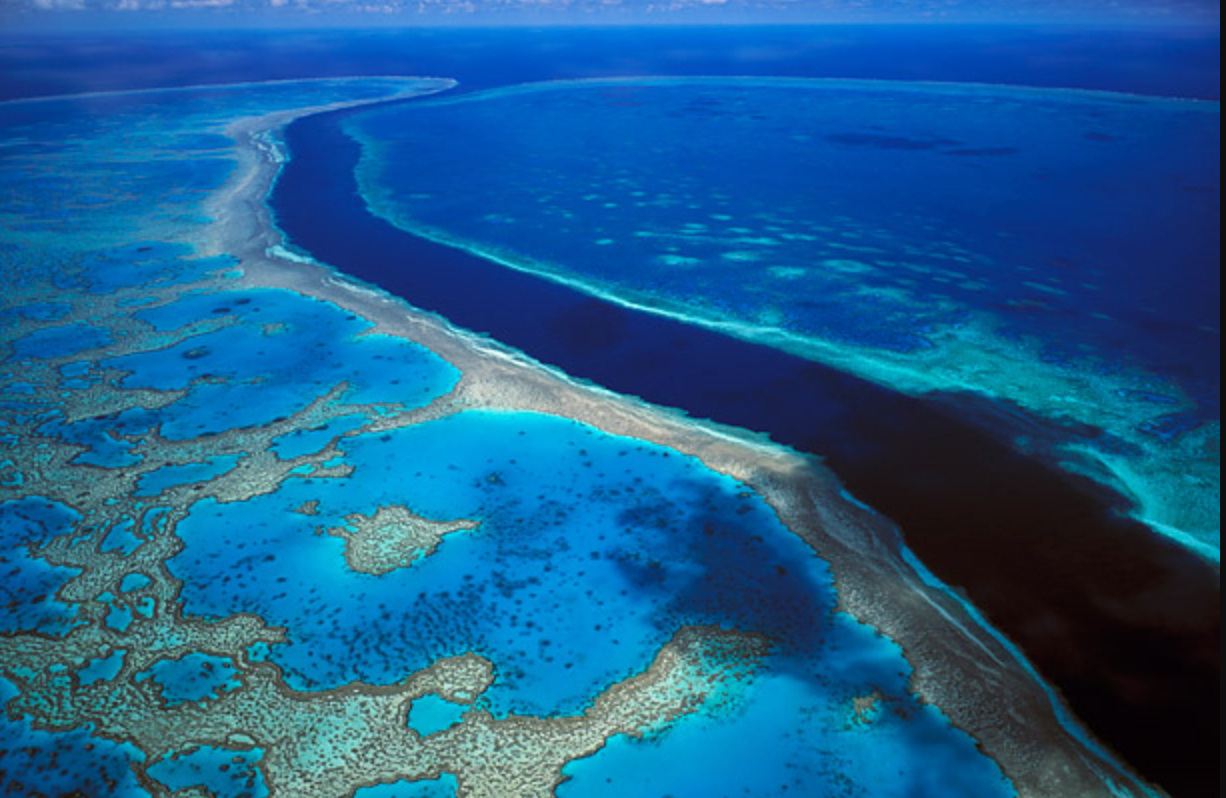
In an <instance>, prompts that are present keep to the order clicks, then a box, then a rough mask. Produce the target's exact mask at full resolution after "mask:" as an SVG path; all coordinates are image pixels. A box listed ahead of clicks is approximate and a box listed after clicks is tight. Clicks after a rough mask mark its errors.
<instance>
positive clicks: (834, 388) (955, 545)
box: [271, 112, 1220, 796]
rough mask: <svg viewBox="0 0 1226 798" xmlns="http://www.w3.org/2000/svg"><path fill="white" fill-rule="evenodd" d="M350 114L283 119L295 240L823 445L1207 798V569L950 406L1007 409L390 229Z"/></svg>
mask: <svg viewBox="0 0 1226 798" xmlns="http://www.w3.org/2000/svg"><path fill="white" fill-rule="evenodd" d="M344 113H346V112H339V113H333V114H324V115H317V116H312V117H307V118H305V119H302V120H299V121H297V122H295V123H293V124H292V125H291V126H290V127H289V129H288V130H287V132H286V143H287V145H288V146H289V149H290V151H291V153H292V160H291V162H290V163H289V164H288V165H287V166H286V168H285V169H284V170H283V172H282V174H281V176H280V178H279V180H278V183H277V186H276V189H275V191H274V194H273V197H272V200H271V205H272V207H273V211H274V213H275V216H276V219H277V223H278V224H279V225H280V227H281V228H282V230H284V231H285V233H286V235H287V236H288V238H289V240H290V242H291V243H292V244H293V245H294V246H296V247H299V248H301V249H303V250H305V251H307V252H309V253H310V254H311V255H313V256H314V257H315V258H317V259H319V260H321V261H323V262H326V263H328V264H331V265H332V266H334V267H336V268H337V269H339V270H341V271H343V272H345V273H347V274H350V275H353V276H355V277H358V278H360V279H362V280H365V281H367V282H370V283H373V284H375V285H378V286H380V287H381V288H383V289H385V290H387V291H389V292H390V293H393V294H396V295H397V296H400V297H403V298H404V299H406V300H407V301H409V302H410V303H411V304H413V305H415V306H417V307H420V308H424V309H427V310H431V311H434V312H436V313H439V314H441V315H443V316H445V317H446V318H448V319H449V320H451V321H452V322H453V323H455V324H457V325H460V326H462V327H465V328H468V329H470V330H474V331H479V332H483V333H488V334H489V335H490V336H492V337H493V338H495V339H497V340H499V341H501V342H503V343H505V344H508V345H510V346H513V347H515V348H517V349H520V350H522V351H524V352H526V353H528V354H529V355H531V356H532V357H534V358H536V359H538V360H540V361H543V362H545V363H549V364H553V365H555V366H558V367H559V368H561V369H563V370H564V371H566V372H567V373H569V374H571V375H574V376H576V377H581V378H585V379H589V380H591V381H593V382H595V383H598V384H600V385H603V386H606V387H608V388H610V389H612V390H614V391H618V392H620V393H624V394H631V395H635V396H640V397H642V398H644V399H646V400H648V401H650V402H654V403H656V404H660V405H666V406H671V407H677V408H681V409H684V410H685V411H686V412H688V413H689V414H690V415H691V416H694V417H699V418H710V419H714V420H716V421H719V422H722V423H724V424H730V425H734V426H738V427H744V428H747V429H751V430H756V431H760V432H765V433H768V434H769V435H770V436H771V438H773V439H774V440H776V441H779V442H781V443H784V444H787V445H789V446H792V447H793V448H796V449H798V450H801V451H805V452H812V453H815V454H818V455H820V456H821V457H822V458H824V459H825V461H826V462H827V464H829V465H830V467H831V468H832V469H833V470H834V471H835V472H836V473H837V474H838V476H839V478H840V479H842V481H843V482H844V484H845V485H846V486H847V488H848V490H850V491H851V492H852V493H853V494H854V495H856V496H857V497H858V498H860V499H862V500H863V501H865V502H867V503H868V504H870V505H871V506H873V507H874V508H875V509H877V510H879V511H880V512H882V513H884V514H886V515H887V516H889V517H890V518H891V519H893V520H894V521H895V522H897V523H898V524H899V526H901V528H902V529H903V531H904V534H905V537H906V540H907V543H908V544H909V545H910V546H911V548H912V549H913V550H914V551H915V552H916V554H917V555H918V556H919V557H920V558H921V559H922V560H923V561H924V563H925V564H926V565H927V566H928V567H929V568H931V569H932V570H933V572H935V573H936V574H937V575H939V576H940V577H941V578H942V579H944V580H945V581H946V582H948V583H949V584H951V585H955V586H957V587H959V588H960V589H962V590H964V591H965V592H966V594H967V595H969V597H970V598H971V600H972V601H973V602H974V603H975V604H976V605H977V606H978V607H980V608H981V609H982V610H983V611H984V612H985V613H986V614H987V615H988V616H989V617H990V618H991V620H992V622H993V623H994V624H995V625H996V626H997V627H998V628H1000V629H1001V630H1003V631H1004V633H1005V634H1007V635H1008V636H1009V637H1010V638H1011V639H1012V640H1014V641H1015V642H1017V643H1018V644H1019V645H1020V646H1021V647H1022V648H1023V650H1024V651H1025V652H1026V653H1027V654H1028V655H1029V656H1030V658H1031V659H1032V661H1034V663H1035V664H1036V666H1037V667H1038V668H1039V669H1040V671H1041V672H1042V673H1043V674H1044V676H1045V677H1046V678H1047V679H1049V680H1050V681H1051V682H1052V683H1054V684H1055V685H1056V686H1057V687H1058V688H1059V689H1060V690H1061V692H1062V693H1063V694H1064V695H1065V696H1066V698H1067V699H1068V701H1069V704H1070V705H1071V706H1072V708H1073V710H1074V712H1076V713H1077V715H1078V716H1079V717H1080V718H1081V719H1082V720H1083V721H1084V722H1085V723H1086V724H1087V725H1088V726H1089V727H1090V728H1091V729H1092V730H1093V731H1094V733H1095V734H1096V735H1097V736H1098V737H1100V738H1101V739H1103V740H1104V741H1105V742H1107V744H1108V745H1110V746H1111V747H1113V748H1114V749H1116V750H1117V751H1118V752H1119V753H1120V754H1121V756H1122V757H1123V758H1124V759H1125V760H1126V761H1127V762H1128V763H1129V764H1131V765H1132V766H1133V767H1135V768H1136V769H1137V770H1139V771H1140V772H1141V774H1142V775H1143V776H1145V777H1146V778H1147V779H1150V780H1151V781H1154V782H1156V783H1158V784H1159V785H1161V786H1162V787H1163V788H1164V789H1166V790H1167V791H1169V792H1170V793H1171V794H1173V795H1177V796H1185V795H1186V796H1199V795H1205V796H1207V795H1217V785H1218V752H1217V749H1218V738H1219V725H1218V717H1219V711H1218V705H1219V701H1218V697H1219V695H1220V685H1219V679H1218V674H1219V653H1218V641H1219V630H1220V616H1219V612H1220V611H1219V605H1218V597H1219V594H1220V586H1219V577H1218V572H1217V571H1216V569H1215V568H1214V567H1213V566H1211V565H1208V564H1206V563H1205V562H1204V561H1202V560H1200V559H1199V558H1198V557H1196V556H1195V555H1193V554H1191V553H1189V552H1187V551H1185V550H1183V549H1182V548H1180V547H1178V546H1176V545H1174V544H1172V543H1169V542H1168V541H1166V540H1165V539H1163V538H1161V537H1159V536H1158V535H1156V534H1154V533H1152V532H1150V531H1149V530H1148V529H1146V528H1145V527H1143V526H1142V525H1140V524H1138V523H1135V522H1133V521H1130V520H1128V519H1126V518H1124V517H1122V516H1121V515H1120V514H1119V512H1118V511H1117V510H1118V506H1119V500H1118V498H1115V497H1111V496H1109V495H1107V493H1106V491H1104V490H1103V489H1100V488H1098V487H1096V486H1095V485H1093V484H1092V483H1090V482H1089V481H1088V480H1083V479H1080V478H1075V477H1072V476H1070V475H1068V474H1065V473H1061V472H1057V471H1055V470H1053V469H1051V468H1049V467H1047V466H1046V465H1044V464H1042V463H1040V462H1038V461H1037V460H1034V459H1031V458H1027V457H1024V456H1022V455H1020V454H1018V453H1017V452H1016V451H1015V450H1014V449H1012V448H1011V447H1010V446H1008V445H1007V444H1006V443H1005V442H1004V441H1005V440H1007V439H1008V430H997V431H996V432H995V434H991V433H989V432H988V431H986V430H985V429H984V428H982V427H979V426H973V425H971V424H969V423H966V422H965V421H963V420H962V419H963V418H964V417H972V416H974V417H980V418H985V417H993V418H997V419H1000V418H1007V417H1008V414H1001V413H992V412H977V411H975V410H974V409H973V408H967V407H966V405H967V404H970V405H975V404H983V403H984V402H985V400H979V399H973V398H965V397H959V398H954V399H950V398H949V397H946V398H944V399H942V400H924V399H916V398H912V397H908V396H904V395H902V394H898V393H894V392H891V391H888V390H886V389H883V388H881V387H878V386H876V385H873V384H871V383H868V382H865V381H863V380H860V379H857V378H854V377H851V376H849V375H847V374H844V373H841V372H838V371H836V370H833V369H830V368H827V367H824V366H821V365H819V364H816V363H813V362H810V361H807V360H804V359H802V358H799V357H795V356H792V355H789V354H786V353H784V352H780V351H777V350H774V349H771V348H769V347H765V346H760V345H756V344H752V343H748V342H745V341H741V340H738V339H735V338H731V337H727V336H724V335H720V334H718V333H715V332H713V331H710V330H706V329H703V328H701V327H696V326H691V325H687V324H684V323H682V322H679V321H675V320H672V319H668V318H664V317H662V316H657V315H654V314H650V313H643V312H636V311H632V310H627V309H625V308H623V307H620V306H617V305H614V304H611V303H608V302H604V301H601V300H599V299H595V298H593V297H590V296H587V295H585V294H582V293H579V292H577V291H575V290H573V289H571V288H567V287H565V286H562V285H559V284H557V283H554V282H551V281H549V280H544V279H541V278H538V277H534V276H532V275H529V274H525V273H521V272H517V271H515V270H513V269H509V268H507V267H504V266H500V265H498V264H496V263H493V262H490V261H486V260H484V259H481V258H478V257H476V256H474V255H471V254H469V253H467V252H464V251H462V250H459V249H453V248H450V247H446V246H441V245H438V244H434V243H432V242H429V241H426V240H424V239H421V238H417V237H415V236H412V235H410V234H408V233H405V232H403V231H401V230H399V229H397V228H395V227H393V226H392V225H391V224H389V223H387V222H385V221H383V220H381V219H379V218H377V217H375V216H372V215H371V214H370V213H369V212H368V211H367V209H366V206H365V203H364V201H363V200H362V198H361V197H360V196H359V194H358V191H357V186H356V183H355V179H354V174H353V172H354V166H355V164H356V163H357V159H358V156H359V148H358V145H357V144H356V143H355V142H354V141H353V140H351V139H350V138H349V137H348V136H346V135H345V134H344V133H343V132H342V131H341V130H340V128H339V125H338V122H339V121H340V119H341V118H342V115H343V114H344ZM457 190H462V187H457ZM968 411H969V412H968Z"/></svg>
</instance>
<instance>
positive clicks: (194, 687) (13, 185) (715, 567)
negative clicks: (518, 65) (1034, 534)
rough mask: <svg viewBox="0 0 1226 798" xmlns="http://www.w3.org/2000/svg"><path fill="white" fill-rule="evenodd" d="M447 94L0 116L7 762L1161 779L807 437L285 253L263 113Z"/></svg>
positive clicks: (48, 770) (254, 92)
mask: <svg viewBox="0 0 1226 798" xmlns="http://www.w3.org/2000/svg"><path fill="white" fill-rule="evenodd" d="M448 85H449V83H448V82H447V81H433V80H413V79H382V80H376V79H362V80H353V81H309V82H301V83H287V84H265V85H250V86H241V87H227V88H220V89H211V90H195V91H186V90H185V91H175V92H153V93H132V94H120V95H107V96H97V95H94V96H85V97H78V98H66V99H60V100H45V101H37V102H15V103H7V104H3V105H0V125H2V128H0V129H2V130H3V135H4V137H5V138H4V141H3V146H4V150H3V155H4V157H5V159H6V160H5V168H4V170H3V172H2V173H0V174H2V180H3V183H4V187H5V194H4V196H5V197H7V198H8V199H6V201H5V205H4V207H3V208H0V217H2V221H3V224H4V226H5V233H4V240H3V249H2V250H0V258H2V261H0V262H2V263H3V270H4V274H5V276H6V279H7V281H8V285H9V286H10V290H9V291H8V293H7V294H6V295H5V297H4V309H3V317H4V319H5V324H4V327H3V341H2V346H3V355H4V362H5V370H4V372H3V375H2V377H0V379H2V380H3V382H2V385H0V387H2V389H3V396H2V398H0V413H3V419H4V428H3V435H4V441H5V444H6V449H5V453H4V459H3V461H2V462H0V465H2V467H3V471H2V472H0V482H2V487H0V530H2V533H0V534H2V535H3V550H2V551H0V557H2V558H3V564H4V566H5V569H6V581H5V584H4V589H5V592H6V593H7V599H8V600H7V603H6V605H5V608H4V613H3V615H0V618H2V621H0V676H3V684H4V687H3V692H2V693H0V696H3V698H4V700H5V702H6V720H5V722H4V723H3V724H0V740H3V743H2V745H3V747H4V754H3V757H4V759H3V761H4V763H5V769H4V773H3V776H2V777H0V778H3V780H4V781H3V787H4V789H6V790H8V791H10V792H16V793H18V794H20V793H21V792H23V791H24V792H27V793H30V792H33V791H34V790H40V791H44V792H51V793H57V792H58V793H66V792H71V791H73V790H80V791H82V792H85V793H87V794H88V793H104V792H105V793H107V794H112V795H143V794H150V795H171V794H174V795H177V796H202V795H208V794H212V795H231V796H238V795H290V796H294V795H312V796H315V795H318V796H326V795H338V796H340V795H355V794H362V795H364V796H365V795H374V794H377V792H374V791H377V790H379V789H380V788H381V787H385V786H389V785H391V786H393V787H395V786H397V785H399V786H405V787H406V788H408V787H420V788H421V789H422V790H424V791H427V792H426V794H449V793H454V794H457V795H463V796H486V795H488V796H507V795H524V796H530V795H548V794H551V793H553V792H555V791H557V792H558V794H568V795H583V794H597V792H598V791H599V790H604V789H618V790H619V791H620V794H635V792H636V791H638V792H642V793H647V792H649V791H658V789H659V788H660V787H661V786H662V785H667V786H668V787H669V788H670V789H674V790H675V791H676V792H677V793H678V794H695V795H701V794H709V791H706V790H705V785H706V784H707V782H705V781H704V779H707V778H718V779H719V781H720V784H721V785H722V786H723V787H724V788H725V789H736V790H740V791H747V792H750V793H753V792H759V793H762V792H767V791H778V790H779V789H782V788H783V787H785V786H786V787H790V788H802V789H809V790H818V789H820V790H822V791H824V792H826V793H828V794H848V795H854V794H862V793H864V792H869V793H872V794H874V795H948V794H951V792H955V793H961V794H967V795H972V794H973V795H994V794H995V795H1006V794H1012V793H1020V794H1024V795H1066V794H1081V795H1090V794H1104V795H1107V794H1117V795H1118V794H1138V795H1140V794H1146V792H1147V788H1146V787H1145V786H1144V785H1142V784H1140V783H1139V782H1138V781H1137V780H1136V779H1135V778H1134V777H1133V776H1131V775H1130V774H1129V773H1128V772H1127V770H1126V769H1125V768H1124V767H1123V766H1121V765H1120V764H1119V763H1118V762H1115V761H1114V760H1113V759H1112V758H1111V757H1110V756H1109V755H1107V754H1106V753H1105V752H1103V751H1102V750H1101V748H1100V747H1099V746H1097V745H1096V744H1095V743H1094V742H1093V741H1092V740H1090V739H1089V738H1088V736H1087V735H1085V734H1084V732H1082V731H1080V730H1079V728H1078V726H1077V724H1076V723H1075V722H1074V721H1073V720H1072V719H1070V718H1069V717H1068V716H1067V713H1065V712H1064V711H1063V710H1062V709H1061V707H1060V704H1059V702H1058V699H1056V697H1055V696H1054V695H1053V694H1052V693H1051V692H1050V691H1049V690H1048V689H1046V688H1045V686H1044V685H1043V684H1042V682H1041V681H1039V680H1038V678H1037V677H1036V676H1035V675H1034V674H1033V673H1032V672H1031V670H1030V669H1029V668H1028V666H1027V665H1026V663H1025V661H1024V660H1023V659H1022V658H1021V656H1020V654H1019V653H1018V652H1017V651H1016V650H1015V649H1013V648H1012V647H1011V646H1009V645H1008V644H1007V643H1006V642H1005V641H1004V640H1003V639H1002V638H1000V637H999V636H998V635H996V634H994V633H993V632H992V631H991V630H990V629H988V628H987V627H986V626H985V625H984V624H983V623H982V622H981V619H980V618H979V617H978V615H977V614H976V613H975V612H974V610H973V609H972V608H970V607H969V605H967V604H966V603H964V602H963V601H961V600H960V599H959V598H958V597H957V596H956V594H954V593H953V592H952V591H950V590H948V589H946V588H945V587H944V586H942V585H941V584H940V583H939V582H937V581H936V580H935V579H933V578H932V577H931V576H930V575H929V574H927V572H926V571H925V570H924V569H923V567H922V566H921V565H919V564H918V563H917V562H915V561H914V559H913V558H912V557H911V556H910V555H909V553H908V552H907V550H906V549H905V548H904V547H903V546H902V544H901V540H900V538H899V536H898V534H897V531H896V530H895V529H893V528H892V527H891V526H890V525H889V524H887V523H886V522H884V521H883V520H882V519H881V518H879V517H877V516H876V515H874V514H873V513H872V512H871V511H868V510H866V509H863V508H861V507H859V506H857V505H856V504H855V503H854V502H853V501H851V500H849V499H848V498H847V497H846V496H844V495H843V493H842V491H841V489H840V487H839V485H838V483H837V481H835V480H834V479H833V477H832V476H831V475H830V474H829V473H828V472H826V471H825V470H824V469H822V467H821V466H820V465H819V464H818V463H817V462H816V461H814V460H813V459H811V458H806V457H801V456H799V455H797V454H795V453H793V452H790V451H788V450H786V449H783V448H781V447H777V446H774V445H771V444H769V443H768V442H766V441H764V440H759V439H756V438H754V437H752V436H748V435H746V434H745V433H742V432H739V431H737V430H733V429H729V428H721V427H717V426H715V425H712V424H706V423H701V422H696V421H694V420H691V419H688V418H685V417H683V416H681V415H680V414H676V413H670V412H666V411H662V410H660V409H658V408H654V407H651V406H648V405H646V404H644V403H642V402H639V401H636V400H633V399H628V398H624V397H620V396H616V395H614V394H611V393H609V392H607V391H603V390H601V389H598V388H595V387H593V386H589V385H584V384H581V383H578V382H576V381H574V380H572V379H569V378H567V377H566V376H565V375H563V374H561V373H559V372H557V371H554V370H551V369H548V368H545V367H543V366H541V365H539V364H537V363H534V362H532V361H531V360H530V359H528V358H527V357H525V356H523V355H522V354H520V353H517V352H515V351H514V350H511V349H508V348H506V347H504V346H502V345H500V344H499V343H497V342H496V341H492V340H489V339H486V338H482V337H480V336H476V335H473V334H470V333H465V332H463V331H461V330H458V329H455V328H453V327H452V326H451V325H449V324H448V323H447V322H446V321H445V320H443V319H441V318H438V317H435V316H431V315H429V314H425V313H422V312H419V311H416V310H414V309H413V308H411V307H410V306H408V305H406V304H405V303H404V302H403V301H400V300H397V299H394V298H392V297H390V296H389V295H387V294H385V293H383V292H381V291H378V290H375V289H372V288H371V287H370V286H366V285H363V284H360V283H357V282H355V281H353V280H351V279H347V278H345V277H344V276H343V275H341V274H338V273H336V272H333V271H331V270H330V269H328V268H327V267H326V266H324V265H321V264H315V263H311V262H309V261H304V260H303V259H301V258H296V257H294V256H293V255H292V253H289V252H288V251H287V250H285V249H284V247H283V242H282V241H281V237H280V234H279V233H278V231H277V230H276V228H275V226H274V225H273V224H272V220H271V219H270V214H269V211H268V209H267V207H266V206H265V205H264V198H265V197H266V196H267V195H268V192H269V190H270V188H271V186H272V184H273V182H274V181H275V179H276V177H277V174H278V170H279V168H280V164H281V163H282V162H283V160H284V153H283V151H282V149H281V147H280V143H279V141H278V138H277V135H276V131H277V129H278V127H279V126H281V125H284V124H285V123H286V122H288V121H289V120H290V119H292V118H294V117H295V116H298V115H301V114H304V113H308V112H311V111H319V110H321V109H324V108H336V107H340V106H342V105H343V104H346V103H357V102H375V101H379V100H383V99H387V98H389V97H407V96H412V95H415V94H421V93H427V92H431V91H438V90H441V89H444V88H446V87H447V86H448ZM448 706H450V707H451V709H448V708H447V707H448ZM425 716H429V721H427V720H424V719H423V717H425ZM695 740H699V741H711V740H718V741H720V744H721V746H722V748H720V758H719V760H718V762H717V763H716V765H714V766H713V765H712V763H711V761H710V757H709V756H708V755H709V754H710V753H711V749H710V748H708V747H706V746H705V745H704V743H702V742H699V743H697V744H696V743H695ZM763 746H766V747H767V748H769V749H770V750H771V751H772V752H773V753H772V757H773V758H762V757H761V756H760V754H762V753H763V750H764V749H763ZM653 758H655V761H657V762H658V761H659V759H661V758H663V759H664V760H666V761H668V762H669V766H668V767H667V768H662V767H650V768H645V769H644V768H639V767H633V766H630V765H628V764H627V763H631V764H633V763H642V762H650V761H652V760H653ZM623 779H626V780H628V781H622V780H623ZM634 779H641V780H645V781H638V782H636V781H634ZM609 784H615V786H614V787H608V786H606V785H609ZM687 790H690V791H692V792H688V793H687Z"/></svg>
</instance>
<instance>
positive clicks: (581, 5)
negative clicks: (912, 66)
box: [0, 0, 1220, 29]
mask: <svg viewBox="0 0 1226 798" xmlns="http://www.w3.org/2000/svg"><path fill="white" fill-rule="evenodd" d="M1219 15H1220V6H1219V2H1218V0H0V29H2V28H5V27H8V28H10V29H17V28H57V27H64V28H68V27H80V26H89V25H92V24H104V25H108V24H109V25H110V26H123V25H133V26H139V27H146V26H150V25H157V24H167V25H175V24H176V23H177V24H180V25H200V24H207V25H210V26H217V27H247V26H259V27H275V26H285V27H302V26H308V27H315V26H323V25H357V26H368V25H369V26H387V25H472V24H475V25H500V24H576V25H583V24H658V23H664V24H668V23H694V22H698V23H716V24H718V23H721V22H736V23H744V22H763V23H772V22H773V23H789V22H793V23H802V22H803V23H823V22H829V23H866V22H868V23H872V22H886V23H1023V24H1048V23H1057V24H1058V23H1069V24H1103V25H1167V24H1193V25H1198V26H1205V25H1213V26H1215V27H1216V26H1218V25H1219Z"/></svg>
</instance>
